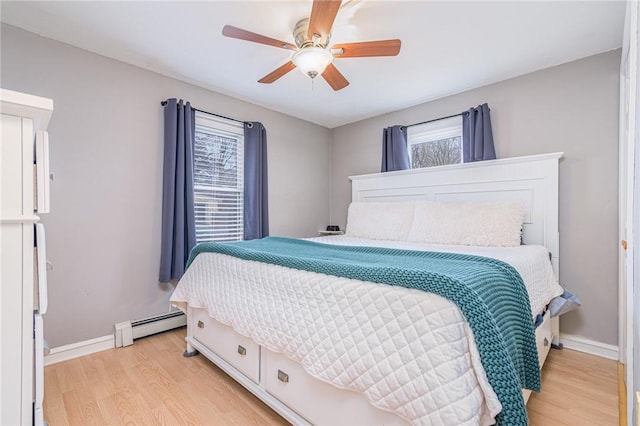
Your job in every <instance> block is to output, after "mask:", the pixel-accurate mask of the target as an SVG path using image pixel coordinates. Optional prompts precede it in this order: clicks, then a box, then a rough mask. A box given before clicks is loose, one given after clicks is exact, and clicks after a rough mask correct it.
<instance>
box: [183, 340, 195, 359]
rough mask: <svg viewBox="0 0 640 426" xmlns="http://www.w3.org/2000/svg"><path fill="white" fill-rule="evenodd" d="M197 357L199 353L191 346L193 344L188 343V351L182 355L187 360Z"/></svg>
mask: <svg viewBox="0 0 640 426" xmlns="http://www.w3.org/2000/svg"><path fill="white" fill-rule="evenodd" d="M196 355H198V351H197V350H196V349H195V348H194V347H193V346H191V343H189V342H187V350H186V351H184V352H183V353H182V356H183V357H185V358H189V357H192V356H196Z"/></svg>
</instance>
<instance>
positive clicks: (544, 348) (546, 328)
mask: <svg viewBox="0 0 640 426" xmlns="http://www.w3.org/2000/svg"><path fill="white" fill-rule="evenodd" d="M536 346H537V347H538V359H539V360H540V365H541V366H542V363H544V360H545V359H546V358H547V355H548V354H549V349H551V315H550V313H549V312H548V311H547V313H545V314H544V320H543V321H542V324H540V326H539V327H538V328H536Z"/></svg>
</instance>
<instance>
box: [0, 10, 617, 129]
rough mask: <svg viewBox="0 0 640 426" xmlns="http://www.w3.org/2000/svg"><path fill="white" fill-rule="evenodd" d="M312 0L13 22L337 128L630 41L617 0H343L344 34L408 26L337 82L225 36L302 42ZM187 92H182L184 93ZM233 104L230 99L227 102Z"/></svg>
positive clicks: (11, 16) (80, 13) (275, 52)
mask: <svg viewBox="0 0 640 426" xmlns="http://www.w3.org/2000/svg"><path fill="white" fill-rule="evenodd" d="M310 10H311V0H300V1H289V2H285V1H252V2H248V1H225V2H221V1H215V2H213V1H210V2H145V1H138V2H108V1H105V2H10V1H2V3H1V15H0V19H1V20H2V22H5V23H8V24H10V25H14V26H16V27H20V28H23V29H25V30H28V31H32V32H34V33H37V34H40V35H43V36H45V37H49V38H52V39H55V40H59V41H61V42H64V43H68V44H70V45H73V46H77V47H80V48H82V49H86V50H89V51H91V52H95V53H98V54H101V55H104V56H107V57H111V58H114V59H117V60H120V61H123V62H127V63H129V64H133V65H137V66H139V67H142V68H146V69H149V70H152V71H155V72H158V73H160V74H164V75H167V76H170V77H175V78H177V79H180V80H184V81H187V82H190V83H193V84H196V85H198V86H201V87H204V88H207V89H211V90H213V91H216V92H219V93H223V94H226V95H230V96H233V97H236V98H239V99H242V100H246V101H249V102H252V103H254V104H258V105H262V106H265V107H267V108H271V109H273V110H276V111H280V112H283V113H285V114H289V115H292V116H294V117H298V118H301V119H304V120H308V121H311V122H314V123H317V124H320V125H322V126H325V127H329V128H333V127H337V126H340V125H343V124H346V123H351V122H354V121H358V120H361V119H364V118H368V117H372V116H376V115H379V114H382V113H386V112H390V111H395V110H398V109H401V108H405V107H408V106H411V105H416V104H419V103H422V102H426V101H429V100H433V99H437V98H440V97H443V96H446V95H449V94H453V93H457V92H461V91H464V90H468V89H470V88H474V87H479V86H483V85H485V84H489V83H493V82H497V81H500V80H504V79H507V78H511V77H515V76H518V75H521V74H525V73H528V72H531V71H535V70H538V69H543V68H547V67H550V66H553V65H557V64H561V63H565V62H569V61H572V60H575V59H579V58H582V57H586V56H590V55H594V54H597V53H600V52H604V51H607V50H611V49H615V48H618V47H620V46H621V44H622V32H623V25H624V12H625V4H624V2H618V1H602V2H596V1H551V2H544V1H533V2H522V1H511V2H507V1H502V2H484V1H472V2H457V1H442V2H435V1H363V0H353V1H350V2H344V4H343V6H342V9H341V10H340V12H339V13H338V17H337V19H336V23H335V25H334V28H333V36H332V42H333V43H340V42H352V41H368V40H379V39H390V38H399V39H401V40H402V49H401V51H400V55H399V56H396V57H387V58H343V59H336V61H335V62H334V63H335V65H336V66H337V67H338V68H339V70H340V71H341V72H342V73H343V74H344V76H345V77H346V78H347V79H348V80H349V81H350V82H351V84H350V85H349V86H348V87H347V88H345V89H343V90H341V91H338V92H334V91H333V90H332V89H331V88H330V87H329V86H328V85H327V84H326V83H325V82H324V81H323V80H321V79H317V80H316V81H315V83H314V85H313V87H312V84H311V80H310V79H309V78H308V77H306V76H304V75H302V74H301V73H300V72H298V71H297V70H294V71H292V72H290V73H289V74H287V75H285V76H284V77H282V78H281V79H280V80H278V81H276V82H275V83H273V84H269V85H266V84H260V83H257V80H258V79H260V78H261V77H263V76H264V75H266V74H267V73H269V72H271V71H272V70H274V69H275V68H277V67H278V66H280V65H282V64H283V63H285V62H286V61H287V60H288V59H289V57H290V55H291V53H290V52H289V51H287V50H284V49H278V48H275V47H271V46H265V45H260V44H256V43H250V42H246V41H242V40H236V39H231V38H226V37H223V36H222V35H221V31H222V27H223V26H224V25H225V24H230V25H234V26H236V27H240V28H243V29H247V30H249V31H253V32H257V33H260V34H263V35H267V36H270V37H272V38H276V39H279V40H283V41H288V42H292V41H293V36H292V34H291V33H292V30H293V26H294V24H295V23H296V22H297V21H298V20H299V19H300V18H302V17H305V16H308V14H309V12H310ZM175 96H176V97H180V94H179V93H176V94H175ZM217 112H219V113H224V111H217Z"/></svg>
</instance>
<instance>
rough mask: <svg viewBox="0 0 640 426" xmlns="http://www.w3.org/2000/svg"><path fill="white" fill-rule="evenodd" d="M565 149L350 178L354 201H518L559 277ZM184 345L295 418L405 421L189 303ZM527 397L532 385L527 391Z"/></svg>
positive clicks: (544, 346) (546, 342)
mask: <svg viewBox="0 0 640 426" xmlns="http://www.w3.org/2000/svg"><path fill="white" fill-rule="evenodd" d="M561 157H562V153H553V154H543V155H533V156H527V157H515V158H506V159H500V160H491V161H482V162H476V163H467V164H460V165H451V166H441V167H433V168H428V169H419V170H403V171H397V172H388V173H376V174H369V175H360V176H351V177H350V179H351V181H352V200H353V201H359V202H367V201H394V200H395V201H401V200H412V199H427V200H436V201H445V202H447V201H448V202H461V201H520V202H522V203H523V204H524V205H525V206H526V217H525V223H524V225H523V242H524V243H525V244H538V245H543V246H545V247H547V249H548V250H549V252H550V254H551V256H550V257H551V262H552V264H553V269H554V272H555V273H556V276H559V266H560V258H559V254H560V251H559V233H558V163H559V160H560V158H561ZM187 317H188V321H187V338H186V341H187V351H186V352H185V354H186V355H190V354H195V353H196V351H197V352H200V353H201V354H202V355H204V356H205V357H207V358H208V359H209V360H211V361H212V362H213V363H215V364H216V365H217V366H218V367H220V368H221V369H222V370H223V371H225V372H226V373H227V374H229V375H230V376H231V377H233V378H234V379H235V380H236V381H237V382H239V383H240V384H242V385H243V386H244V387H245V388H247V389H248V390H249V391H251V392H252V393H253V394H254V395H256V396H257V397H258V398H260V399H261V400H262V401H264V402H265V403H266V404H267V405H268V406H270V407H271V408H273V409H274V410H275V411H276V412H277V413H279V414H280V415H281V416H282V417H284V418H285V419H286V420H288V421H289V422H291V423H293V424H309V423H312V424H342V423H344V422H345V421H348V423H349V424H352V425H355V424H363V425H364V424H404V423H406V422H405V421H404V420H403V419H401V418H400V417H398V416H396V415H395V414H393V413H390V412H387V411H383V410H380V409H378V408H376V407H374V406H373V405H371V404H369V402H368V401H367V400H366V399H365V397H364V396H363V395H362V394H359V393H356V392H352V391H349V390H344V389H338V388H336V387H334V386H332V385H329V384H327V383H325V382H322V381H320V380H318V379H316V378H314V377H312V376H310V375H309V374H308V373H307V372H306V371H305V370H304V369H303V368H302V367H301V366H300V365H299V364H298V363H296V362H294V361H292V360H290V359H288V358H286V357H285V356H283V355H282V354H279V353H275V352H272V351H270V350H268V349H266V348H264V347H261V346H259V345H258V344H256V343H255V342H254V341H253V340H252V339H250V338H248V337H245V336H242V335H240V334H238V333H236V332H235V331H234V330H233V329H232V328H231V327H229V326H227V325H223V324H221V323H219V322H217V321H215V320H214V319H212V318H210V317H209V316H208V315H207V313H206V311H205V310H204V309H195V308H191V307H189V308H188V311H187ZM558 338H559V320H558V318H557V317H555V318H549V313H548V312H547V313H546V314H545V316H544V321H543V323H542V324H541V325H540V326H539V327H538V328H537V329H536V343H537V347H538V355H539V359H540V365H541V366H542V364H543V363H544V361H545V359H546V357H547V354H548V352H549V349H550V347H551V344H552V343H554V344H558ZM523 393H524V397H525V401H527V399H528V397H529V394H530V391H528V390H524V391H523Z"/></svg>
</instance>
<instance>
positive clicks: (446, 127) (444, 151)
mask: <svg viewBox="0 0 640 426" xmlns="http://www.w3.org/2000/svg"><path fill="white" fill-rule="evenodd" d="M407 148H408V151H409V162H410V164H411V168H412V169H418V168H422V167H432V166H443V165H445V164H458V163H462V116H456V117H451V118H445V119H443V120H437V121H433V122H431V123H425V124H420V125H418V126H412V127H409V128H408V129H407Z"/></svg>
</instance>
